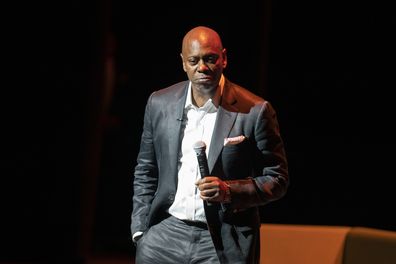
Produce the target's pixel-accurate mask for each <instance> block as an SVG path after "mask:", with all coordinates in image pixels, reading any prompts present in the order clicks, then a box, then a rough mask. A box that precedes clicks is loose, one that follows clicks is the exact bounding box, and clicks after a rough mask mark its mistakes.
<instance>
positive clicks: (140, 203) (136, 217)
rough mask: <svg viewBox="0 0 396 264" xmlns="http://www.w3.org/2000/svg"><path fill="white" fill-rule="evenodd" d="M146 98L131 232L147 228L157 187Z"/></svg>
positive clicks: (149, 103)
mask: <svg viewBox="0 0 396 264" xmlns="http://www.w3.org/2000/svg"><path fill="white" fill-rule="evenodd" d="M152 96H153V95H151V96H150V98H149V99H148V102H147V104H146V109H145V113H144V124H143V132H142V136H141V142H140V151H139V154H138V157H137V165H136V167H135V172H134V181H133V192H134V194H133V211H132V219H131V232H132V234H134V233H135V232H138V231H142V232H143V231H145V230H146V229H147V215H148V213H149V211H150V207H151V203H152V201H153V198H154V194H155V192H156V189H157V182H158V168H157V163H156V157H155V148H154V145H153V129H152V123H151V120H152V119H151V117H150V116H151V114H152V113H151V102H152Z"/></svg>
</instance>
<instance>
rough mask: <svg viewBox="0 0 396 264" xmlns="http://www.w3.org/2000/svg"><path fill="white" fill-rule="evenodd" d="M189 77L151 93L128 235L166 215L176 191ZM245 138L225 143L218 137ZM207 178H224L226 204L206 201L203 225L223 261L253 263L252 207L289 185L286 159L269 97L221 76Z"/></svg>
mask: <svg viewBox="0 0 396 264" xmlns="http://www.w3.org/2000/svg"><path fill="white" fill-rule="evenodd" d="M187 88H188V81H183V82H180V83H177V84H175V85H172V86H170V87H168V88H165V89H162V90H159V91H157V92H154V93H152V94H151V96H150V98H149V99H148V102H147V105H146V110H145V115H144V126H143V133H142V138H141V144H140V152H139V155H138V158H137V166H136V168H135V174H134V177H135V179H134V197H133V212H132V221H131V231H132V234H133V233H135V232H136V231H145V230H147V229H148V228H149V227H150V226H151V225H153V224H155V223H158V222H159V221H161V220H162V219H163V218H164V217H166V215H167V213H166V211H167V209H168V208H169V207H170V206H171V204H172V203H173V201H174V198H175V195H176V188H177V180H178V179H177V173H178V171H177V170H178V168H177V164H178V160H177V158H178V152H179V151H180V144H181V142H180V132H181V123H182V122H180V121H178V119H181V118H182V117H183V108H184V105H185V101H186V96H187ZM239 135H244V136H245V137H246V138H247V140H244V141H243V142H242V143H240V144H237V145H230V146H223V143H224V138H226V137H236V136H239ZM208 165H209V171H210V175H214V176H217V177H220V178H222V179H223V180H227V181H228V183H229V184H230V188H231V197H232V201H231V203H229V204H223V205H221V204H217V203H211V204H212V205H211V206H207V205H206V203H205V213H206V218H207V222H208V227H209V230H210V232H211V235H212V239H213V242H214V245H215V247H216V251H217V254H218V256H219V259H220V261H221V263H249V264H251V263H258V261H259V252H260V245H259V242H260V237H259V234H260V233H259V228H260V217H259V210H258V206H262V205H265V204H266V203H268V202H271V201H274V200H277V199H279V198H281V197H282V196H283V195H284V194H285V192H286V190H287V187H288V183H289V180H288V169H287V160H286V155H285V150H284V146H283V142H282V139H281V136H280V133H279V128H278V122H277V118H276V113H275V111H274V109H273V108H272V106H271V104H270V103H269V102H268V101H265V100H264V99H262V98H260V97H258V96H256V95H254V94H253V93H251V92H249V91H248V90H246V89H244V88H242V87H240V86H238V85H236V84H234V83H232V82H230V81H229V80H228V79H226V80H225V84H224V90H223V95H222V98H221V100H220V105H219V109H218V114H217V119H216V123H215V128H214V131H213V136H212V141H211V146H210V149H209V153H208Z"/></svg>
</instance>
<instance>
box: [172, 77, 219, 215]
mask: <svg viewBox="0 0 396 264" xmlns="http://www.w3.org/2000/svg"><path fill="white" fill-rule="evenodd" d="M223 84H224V77H223V76H222V78H221V80H220V83H219V86H220V89H219V91H220V94H221V91H222V90H223V89H222V88H223ZM215 97H216V96H215ZM217 109H218V107H217V106H216V104H215V102H214V101H213V100H212V99H209V100H208V101H206V103H205V104H204V105H203V106H202V107H197V106H195V105H193V103H192V93H191V82H190V84H189V87H188V93H187V99H186V104H185V108H184V113H183V125H182V126H183V128H184V133H181V134H182V137H183V138H182V144H181V151H180V153H179V163H178V168H179V173H178V184H177V192H176V196H175V201H174V202H173V204H172V205H171V207H170V208H169V213H170V214H171V215H173V216H175V217H177V218H179V219H185V220H192V221H201V222H206V217H205V212H204V206H203V200H202V199H201V198H200V197H199V189H198V188H197V187H196V186H195V182H196V181H197V180H198V179H200V178H201V175H200V171H199V166H198V161H197V156H196V153H195V151H194V149H193V145H194V144H195V143H196V142H197V141H203V142H205V144H206V155H208V152H209V149H210V143H211V139H212V134H213V129H214V125H215V122H216V116H217Z"/></svg>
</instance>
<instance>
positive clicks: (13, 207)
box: [0, 0, 396, 263]
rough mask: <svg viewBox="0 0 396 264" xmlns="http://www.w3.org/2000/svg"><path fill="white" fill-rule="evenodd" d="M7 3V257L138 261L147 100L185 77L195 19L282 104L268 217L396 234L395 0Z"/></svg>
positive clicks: (244, 73) (232, 74) (231, 67)
mask: <svg viewBox="0 0 396 264" xmlns="http://www.w3.org/2000/svg"><path fill="white" fill-rule="evenodd" d="M10 11H12V12H10V13H11V14H12V15H11V17H12V19H10V20H9V23H8V24H7V27H8V30H7V35H6V37H5V38H4V40H5V41H4V42H5V44H8V45H9V47H7V49H5V50H4V55H5V57H6V56H10V55H11V56H10V57H11V60H10V62H9V63H8V61H7V63H4V66H5V68H6V69H7V70H9V72H8V71H6V72H4V73H5V79H3V80H4V81H3V85H4V88H3V97H2V98H3V100H2V101H3V104H2V106H3V108H4V109H2V114H3V115H4V118H3V124H4V126H3V127H4V129H3V131H5V132H6V133H5V135H4V136H3V141H4V142H3V144H2V145H3V148H2V149H3V152H4V154H5V155H4V159H3V162H2V172H3V173H2V176H3V177H2V181H3V183H4V184H1V189H2V191H1V194H2V195H1V196H2V197H1V203H2V204H3V205H2V213H1V218H2V222H3V224H1V252H0V261H9V262H11V261H21V262H22V261H30V262H34V263H83V262H85V261H86V259H87V258H88V257H89V256H91V255H102V254H104V255H106V254H116V255H125V256H129V257H133V254H134V248H133V245H132V243H131V238H130V231H129V225H130V213H131V210H132V201H131V199H132V181H133V168H134V166H135V162H136V155H137V151H138V146H139V141H140V133H141V125H142V118H143V110H144V105H145V102H146V99H147V97H148V95H149V94H150V93H151V92H152V91H154V90H157V89H160V88H163V87H166V86H168V85H171V84H173V83H175V82H178V81H180V80H184V79H185V78H186V76H185V74H184V72H183V70H182V66H181V59H180V57H179V52H180V46H181V39H182V37H183V36H184V34H185V33H186V31H187V30H189V29H190V28H192V27H194V26H197V25H207V26H210V27H213V28H214V29H215V30H217V31H218V32H219V33H220V35H221V36H222V38H223V44H224V46H225V47H226V48H227V50H228V60H229V64H228V68H227V69H226V70H225V75H226V76H227V77H228V78H229V79H230V80H232V81H234V82H236V83H238V84H240V85H242V86H245V87H246V88H248V89H249V90H251V91H253V92H255V93H257V94H259V95H261V96H264V97H265V98H266V99H268V100H269V101H270V102H271V103H272V104H273V105H274V107H275V109H276V110H277V112H278V118H279V122H280V126H281V132H282V134H283V137H284V141H285V147H286V151H287V155H288V159H289V165H290V180H291V185H290V189H289V192H288V194H287V195H286V196H285V197H284V198H283V199H281V200H279V201H277V202H274V203H272V204H269V205H267V206H265V207H263V208H262V222H264V223H287V224H313V225H342V226H366V227H373V228H380V229H387V230H394V231H396V225H395V223H396V219H395V216H394V213H393V211H394V207H395V206H394V204H395V195H394V193H395V184H394V182H395V181H394V177H395V176H396V175H395V172H394V167H393V166H394V163H395V161H394V157H395V155H394V154H393V152H394V147H395V144H394V133H393V132H392V129H393V125H394V124H393V123H394V120H395V118H394V116H393V112H394V110H393V106H394V100H393V95H391V94H392V93H393V91H392V90H394V88H395V87H396V86H395V84H396V82H395V79H394V78H395V66H394V64H395V46H396V45H395V44H396V41H395V40H394V34H395V24H396V21H395V20H396V19H395V15H394V12H392V9H391V8H390V7H388V6H385V5H383V4H381V3H378V2H375V3H374V2H371V3H365V2H362V1H359V2H351V1H339V2H334V1H332V2H326V3H323V2H322V1H270V0H266V1H258V0H257V1H245V2H243V3H239V2H238V3H237V2H235V3H234V2H232V1H215V3H209V2H194V3H183V4H173V3H166V4H164V3H156V2H145V3H139V4H137V3H136V2H133V1H125V0H116V1H110V0H102V1H85V2H83V1H76V0H75V1H57V2H56V3H43V2H41V3H32V4H29V5H26V4H23V5H22V4H21V5H20V6H15V7H13V8H12V10H10ZM9 94H10V95H9ZM11 99H12V100H11Z"/></svg>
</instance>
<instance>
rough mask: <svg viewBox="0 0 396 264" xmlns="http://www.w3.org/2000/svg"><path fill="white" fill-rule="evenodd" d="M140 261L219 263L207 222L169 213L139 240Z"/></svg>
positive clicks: (145, 263) (155, 263)
mask: <svg viewBox="0 0 396 264" xmlns="http://www.w3.org/2000/svg"><path fill="white" fill-rule="evenodd" d="M135 262H136V264H179V263H181V264H182V263H185V264H198V263H205V264H219V263H220V262H219V259H218V257H217V254H216V250H215V248H214V245H213V242H212V239H211V236H210V233H209V230H208V229H207V227H206V224H196V223H193V222H189V221H182V220H180V219H177V218H176V217H174V216H169V217H168V218H166V219H165V220H163V221H162V222H160V223H158V224H157V225H154V226H152V227H151V228H150V229H149V230H148V231H146V232H145V233H144V235H143V236H142V237H141V238H140V239H139V240H138V241H137V245H136V258H135Z"/></svg>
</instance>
